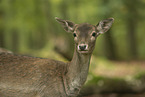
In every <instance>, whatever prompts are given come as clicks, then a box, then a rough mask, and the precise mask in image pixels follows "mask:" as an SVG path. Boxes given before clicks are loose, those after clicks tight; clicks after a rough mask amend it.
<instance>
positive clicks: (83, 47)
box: [78, 44, 88, 51]
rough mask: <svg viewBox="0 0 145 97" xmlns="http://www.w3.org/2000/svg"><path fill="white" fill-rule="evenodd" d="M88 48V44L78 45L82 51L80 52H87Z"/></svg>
mask: <svg viewBox="0 0 145 97" xmlns="http://www.w3.org/2000/svg"><path fill="white" fill-rule="evenodd" d="M87 48H88V45H87V44H79V45H78V50H80V51H85V50H87Z"/></svg>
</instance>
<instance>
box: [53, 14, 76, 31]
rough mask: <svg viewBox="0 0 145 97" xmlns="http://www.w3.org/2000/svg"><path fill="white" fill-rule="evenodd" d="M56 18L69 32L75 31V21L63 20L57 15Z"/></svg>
mask: <svg viewBox="0 0 145 97" xmlns="http://www.w3.org/2000/svg"><path fill="white" fill-rule="evenodd" d="M55 19H56V20H57V21H58V22H59V23H60V24H61V25H62V27H63V28H64V30H65V31H67V32H73V31H74V27H75V24H74V23H73V22H71V21H67V20H62V19H59V18H57V17H56V18H55Z"/></svg>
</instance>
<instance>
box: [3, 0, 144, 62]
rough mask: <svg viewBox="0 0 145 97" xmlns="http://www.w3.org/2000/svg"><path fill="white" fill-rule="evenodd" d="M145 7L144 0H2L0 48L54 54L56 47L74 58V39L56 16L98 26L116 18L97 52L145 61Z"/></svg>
mask: <svg viewBox="0 0 145 97" xmlns="http://www.w3.org/2000/svg"><path fill="white" fill-rule="evenodd" d="M144 10H145V1H144V0H92V1H89V0H0V47H3V48H7V49H9V50H12V51H14V52H19V53H20V52H21V53H29V54H31V53H38V52H40V51H41V50H44V49H45V51H46V50H47V49H48V53H49V54H50V55H52V54H54V53H50V52H51V51H53V50H54V48H55V46H56V47H57V48H60V49H61V48H62V49H64V50H63V51H62V52H64V53H65V54H66V53H67V54H68V55H67V56H69V57H71V56H72V54H73V47H74V45H73V44H74V43H73V38H72V37H71V34H68V33H66V32H65V31H64V30H63V29H62V28H61V26H60V25H59V24H58V23H57V22H56V21H55V19H54V17H59V18H62V19H67V20H71V21H73V22H75V23H83V22H88V23H91V24H94V25H96V24H97V23H98V22H99V21H100V20H102V19H105V18H110V17H113V18H115V22H114V24H113V27H112V28H111V30H110V31H109V32H107V33H105V34H104V35H101V36H100V37H99V38H98V39H97V42H96V49H95V51H94V55H95V56H102V57H106V58H108V59H114V60H130V59H140V60H144V59H145V38H144V36H145V33H144V31H145V29H144V24H145V19H144V17H145V13H144ZM60 42H61V43H60ZM36 51H38V52H36Z"/></svg>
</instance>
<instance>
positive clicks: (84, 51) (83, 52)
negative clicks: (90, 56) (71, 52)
mask: <svg viewBox="0 0 145 97" xmlns="http://www.w3.org/2000/svg"><path fill="white" fill-rule="evenodd" d="M88 52H89V51H88V50H83V51H82V50H79V53H82V54H86V53H88Z"/></svg>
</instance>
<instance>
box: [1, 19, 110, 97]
mask: <svg viewBox="0 0 145 97" xmlns="http://www.w3.org/2000/svg"><path fill="white" fill-rule="evenodd" d="M56 20H57V21H58V22H59V23H61V24H62V26H63V27H64V29H65V30H66V31H67V32H72V33H73V35H74V41H75V50H74V55H73V58H72V61H71V62H68V63H64V62H60V61H56V60H51V59H43V58H35V57H28V56H21V55H15V54H10V53H0V97H76V96H77V95H78V94H79V91H80V89H81V87H82V85H83V84H84V83H85V81H86V79H87V75H88V70H89V64H90V58H91V54H92V52H93V49H94V47H95V40H96V38H97V36H98V35H99V34H101V33H102V32H106V31H107V30H108V29H109V28H110V26H111V25H112V22H113V19H106V20H103V21H101V22H100V23H99V25H98V26H93V25H90V24H81V25H77V24H74V23H72V22H70V21H66V20H62V19H58V18H56Z"/></svg>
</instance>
